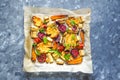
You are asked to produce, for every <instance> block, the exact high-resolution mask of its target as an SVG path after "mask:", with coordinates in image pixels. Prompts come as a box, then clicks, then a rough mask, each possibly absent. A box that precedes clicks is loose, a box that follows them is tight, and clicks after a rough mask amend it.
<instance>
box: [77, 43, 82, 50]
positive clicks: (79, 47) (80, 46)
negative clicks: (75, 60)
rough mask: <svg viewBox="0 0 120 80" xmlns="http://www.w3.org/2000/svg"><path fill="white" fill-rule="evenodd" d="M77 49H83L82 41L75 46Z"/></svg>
mask: <svg viewBox="0 0 120 80" xmlns="http://www.w3.org/2000/svg"><path fill="white" fill-rule="evenodd" d="M76 48H77V49H80V50H81V49H83V48H84V44H83V43H82V42H80V43H79V44H78V45H77V46H76Z"/></svg>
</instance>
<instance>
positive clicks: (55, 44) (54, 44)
mask: <svg viewBox="0 0 120 80" xmlns="http://www.w3.org/2000/svg"><path fill="white" fill-rule="evenodd" d="M57 47H58V43H57V42H53V49H54V50H55V49H57Z"/></svg>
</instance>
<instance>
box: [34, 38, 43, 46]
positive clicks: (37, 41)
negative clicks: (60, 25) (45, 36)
mask: <svg viewBox="0 0 120 80" xmlns="http://www.w3.org/2000/svg"><path fill="white" fill-rule="evenodd" d="M41 41H42V40H41V39H40V38H38V37H37V38H34V43H37V44H38V43H40V42H41Z"/></svg>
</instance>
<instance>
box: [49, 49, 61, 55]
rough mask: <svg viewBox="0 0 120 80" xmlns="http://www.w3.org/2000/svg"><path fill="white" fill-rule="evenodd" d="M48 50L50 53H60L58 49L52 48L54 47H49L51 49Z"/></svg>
mask: <svg viewBox="0 0 120 80" xmlns="http://www.w3.org/2000/svg"><path fill="white" fill-rule="evenodd" d="M48 52H50V53H55V54H57V55H59V56H60V55H61V53H60V52H59V51H58V50H54V49H51V50H49V51H48Z"/></svg>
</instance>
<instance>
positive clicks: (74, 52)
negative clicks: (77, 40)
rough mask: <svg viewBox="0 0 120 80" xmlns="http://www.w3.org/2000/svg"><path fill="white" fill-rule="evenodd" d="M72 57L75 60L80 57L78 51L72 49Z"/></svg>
mask: <svg viewBox="0 0 120 80" xmlns="http://www.w3.org/2000/svg"><path fill="white" fill-rule="evenodd" d="M71 55H72V56H73V58H76V57H77V56H78V55H79V51H78V49H72V50H71Z"/></svg>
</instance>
